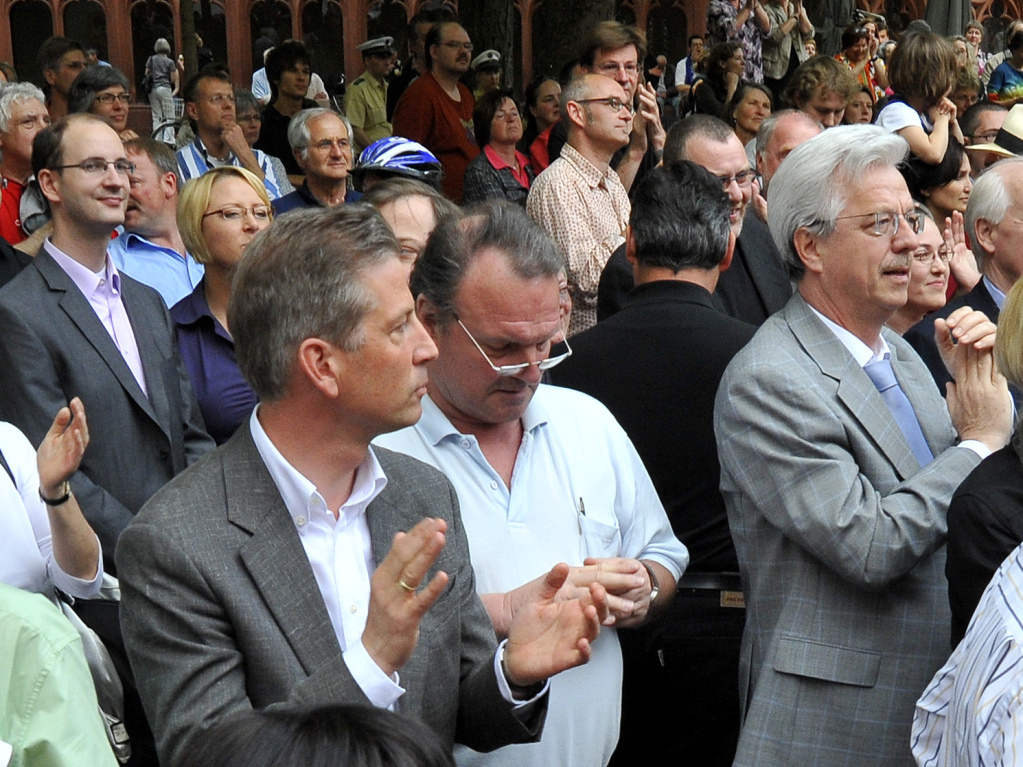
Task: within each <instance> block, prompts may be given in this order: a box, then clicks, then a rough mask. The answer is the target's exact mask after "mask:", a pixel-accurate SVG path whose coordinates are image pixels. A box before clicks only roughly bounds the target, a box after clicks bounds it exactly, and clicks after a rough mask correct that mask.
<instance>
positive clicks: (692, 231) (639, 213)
mask: <svg viewBox="0 0 1023 767" xmlns="http://www.w3.org/2000/svg"><path fill="white" fill-rule="evenodd" d="M731 207H732V204H731V202H730V201H729V199H728V194H727V193H726V192H725V191H724V190H723V189H722V188H721V182H720V181H718V179H716V178H715V177H714V176H713V175H711V173H710V171H708V170H706V169H705V168H702V167H700V166H699V165H697V164H696V163H693V162H689V161H688V160H682V161H681V162H676V163H672V164H671V165H667V166H664V167H660V168H655V169H654V170H652V171H651V172H650V173H648V174H647V175H646V177H645V178H644V179H643V182H642V183H641V184H640V185H639V187H638V188H637V189H636V190H634V191H633V193H632V214H631V216H630V217H629V226H630V227H631V231H632V238H633V241H634V242H635V244H636V260H637V261H639V263H640V264H642V265H644V266H662V267H666V268H668V269H671V270H672V271H673V272H675V273H676V274H677V273H678V272H679V271H680V270H682V269H713V268H714V267H716V266H718V265H720V263H721V260H722V259H723V258H724V257H725V252H726V251H727V250H728V235H729V233H730V231H731V230H730V226H729V222H728V214H729V211H730V210H731Z"/></svg>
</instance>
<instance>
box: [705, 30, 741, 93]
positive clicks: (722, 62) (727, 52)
mask: <svg viewBox="0 0 1023 767" xmlns="http://www.w3.org/2000/svg"><path fill="white" fill-rule="evenodd" d="M739 50H742V46H741V45H740V44H739V43H737V42H735V41H734V40H733V41H729V42H727V43H718V44H717V45H715V46H714V47H713V48H711V49H710V54H709V55H708V56H707V64H706V73H707V84H708V85H710V87H711V88H713V89H714V90H715V91H718V92H722V91H724V90H725V70H726V68H727V67H728V62H729V61H731V60H732V57H733V56H735V52H736V51H739Z"/></svg>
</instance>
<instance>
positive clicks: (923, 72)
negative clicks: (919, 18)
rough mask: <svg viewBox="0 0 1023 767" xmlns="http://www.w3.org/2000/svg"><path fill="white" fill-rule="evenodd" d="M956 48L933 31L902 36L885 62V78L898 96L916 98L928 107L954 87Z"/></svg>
mask: <svg viewBox="0 0 1023 767" xmlns="http://www.w3.org/2000/svg"><path fill="white" fill-rule="evenodd" d="M957 66H958V65H957V64H956V49H955V46H954V45H953V44H952V42H951V41H950V40H949V39H948V38H946V37H942V36H941V35H938V34H935V33H934V32H913V33H912V34H908V35H904V36H903V38H902V39H901V40H900V41H899V44H898V45H897V46H896V47H895V51H894V52H893V53H892V55H891V59H890V60H889V62H888V80H889V81H890V83H891V86H892V90H893V91H894V92H895V95H896V96H899V97H900V98H904V99H905V98H912V97H915V98H920V99H923V101H924V106H926V107H931V106H934V105H935V104H937V103H938V102H939V101H941V99H942V97H943V96H944V95H945V94H946V93H948V92H949V90H951V89H952V87H953V86H955V73H956V68H957Z"/></svg>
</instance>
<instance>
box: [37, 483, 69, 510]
mask: <svg viewBox="0 0 1023 767" xmlns="http://www.w3.org/2000/svg"><path fill="white" fill-rule="evenodd" d="M58 492H59V493H60V494H59V495H58V496H57V497H56V498H47V497H46V496H45V495H43V489H42V488H41V487H40V488H39V499H40V500H41V501H42V502H43V503H45V504H46V505H47V506H60V505H62V504H65V503H67V500H68V498H70V497H71V483H70V482H68V481H67V480H66V479H65V480H64V481H63V482H62V483H61V485H60V490H59V491H58Z"/></svg>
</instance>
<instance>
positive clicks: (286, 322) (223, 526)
mask: <svg viewBox="0 0 1023 767" xmlns="http://www.w3.org/2000/svg"><path fill="white" fill-rule="evenodd" d="M228 316H229V322H230V327H231V332H232V333H233V335H234V340H235V348H236V351H237V356H238V364H239V366H240V368H241V370H242V372H243V373H244V374H245V376H246V378H247V379H248V381H249V383H250V384H251V385H252V387H253V389H254V390H255V391H256V393H257V394H258V395H259V399H260V402H261V404H260V405H259V407H258V408H257V409H256V410H255V411H254V412H253V414H252V417H251V418H250V419H249V421H248V424H247V425H244V426H243V427H241V428H240V429H239V430H238V432H237V433H236V434H235V436H234V437H233V438H232V439H231V441H230V442H228V443H227V444H226V445H224V446H223V447H222V448H220V449H219V450H217V451H216V452H214V453H213V454H212V455H210V456H209V457H208V458H207V459H206V460H204V461H202V462H201V463H199V464H198V465H197V466H195V467H194V468H193V469H192V470H190V471H188V472H186V473H185V474H184V475H182V476H181V477H180V478H179V479H178V480H177V481H175V482H173V483H171V484H170V485H168V486H167V487H166V488H165V489H164V490H162V491H161V492H160V493H158V494H157V495H156V496H155V497H154V498H153V500H152V501H150V502H149V503H148V504H147V505H146V508H144V509H143V510H142V512H141V513H140V514H139V516H138V517H136V519H135V520H134V521H133V522H132V524H131V525H129V526H128V529H127V530H126V531H125V533H124V535H123V536H122V538H121V543H120V545H119V546H118V549H117V559H118V563H119V564H120V566H121V588H122V598H123V626H124V632H125V637H126V640H127V645H128V649H129V655H130V657H131V660H132V666H133V668H134V669H135V670H136V673H137V676H138V679H139V686H140V690H141V693H142V699H143V702H144V703H145V705H146V711H147V713H148V715H149V717H150V720H151V721H152V723H153V729H154V732H155V733H156V736H157V743H158V747H159V751H160V755H161V760H162V762H163V764H164V765H166V766H167V767H174V765H176V764H178V763H180V762H181V760H182V759H183V757H184V756H185V755H187V754H188V753H189V750H190V748H189V747H190V744H191V743H192V742H193V740H192V739H193V738H196V737H202V736H203V733H202V728H203V727H206V726H209V725H211V724H213V723H215V722H216V721H218V720H220V719H221V718H223V717H225V716H228V715H230V714H231V713H233V712H236V711H240V710H244V709H246V708H250V707H252V708H264V707H268V706H273V705H295V706H304V705H322V704H326V703H338V702H349V703H371V704H373V705H376V706H379V707H395V706H400V707H401V709H402V710H403V711H404V712H406V713H409V714H412V715H415V716H419V717H421V718H422V719H423V720H424V721H426V722H427V723H428V724H429V725H431V726H432V727H433V728H434V729H435V730H436V731H437V733H438V735H439V736H440V737H441V738H442V739H443V740H444V742H445V743H446V744H447V745H449V746H450V745H451V744H452V743H454V742H455V741H459V742H463V743H466V744H468V745H470V746H472V747H473V748H476V749H479V750H491V749H494V748H496V747H498V746H501V745H504V744H507V743H511V742H521V741H526V740H530V739H537V738H539V735H540V730H541V727H542V724H543V719H544V715H545V713H546V695H545V689H546V687H545V680H546V678H547V677H548V676H550V675H552V674H555V673H558V672H560V671H562V670H564V669H567V668H570V667H572V666H576V665H579V664H582V663H585V662H586V661H587V660H588V659H589V654H590V641H591V640H592V639H594V638H595V637H596V635H597V631H598V625H599V622H600V621H601V620H603V619H605V618H606V617H607V603H606V593H605V592H604V590H603V588H602V587H600V586H599V585H597V584H593V585H591V586H590V588H589V589H588V590H587V591H586V592H585V595H584V596H585V603H584V602H583V601H580V600H576V599H573V600H569V601H558V602H555V601H554V595H555V593H556V592H557V591H558V589H559V588H560V587H561V586H562V585H563V584H564V582H565V579H566V577H567V575H568V567H567V566H566V565H564V564H560V565H556V566H555V567H554V568H553V569H552V570H551V572H550V574H549V575H548V577H547V579H546V580H545V581H544V584H543V586H542V588H541V589H540V592H542V593H540V594H539V595H538V597H537V599H535V600H533V601H531V602H530V604H529V605H528V606H526V608H525V609H524V610H523V611H522V612H521V613H520V614H519V615H517V616H516V619H515V620H514V621H513V623H512V626H511V629H510V631H509V638H508V641H507V642H506V643H505V644H503V645H501V647H499V648H498V647H497V646H496V645H497V643H496V640H495V636H494V628H493V625H492V624H491V622H490V621H489V619H488V618H487V615H486V612H485V610H484V609H483V605H482V603H481V602H480V601H479V598H478V597H477V596H476V593H475V582H474V578H473V572H472V567H471V565H470V563H469V552H468V547H467V544H466V539H465V532H464V529H463V527H462V523H461V517H460V515H459V512H458V505H457V500H456V495H455V492H454V490H453V489H452V487H451V485H450V483H448V482H447V480H446V479H445V478H444V477H443V476H442V475H440V474H439V473H438V472H436V471H435V470H433V469H431V468H429V467H427V466H425V465H424V464H422V463H419V462H418V461H415V460H413V459H410V458H406V457H403V456H400V455H396V454H394V453H391V452H389V451H386V450H383V449H374V450H370V449H369V443H370V440H372V439H373V438H374V437H376V436H377V435H379V434H381V433H383V432H387V431H392V430H394V429H398V428H401V427H403V426H408V425H410V424H412V423H414V422H415V421H416V420H417V419H418V418H419V416H420V413H421V412H422V409H421V407H420V404H419V401H420V398H421V397H422V396H423V394H424V393H425V391H426V368H425V364H426V363H427V362H429V361H430V360H432V359H433V358H434V357H435V356H436V355H437V348H436V346H434V344H433V342H432V341H431V340H430V337H429V336H428V335H427V334H426V331H425V330H424V329H423V326H422V325H421V324H420V323H419V321H418V320H417V319H416V316H415V312H414V305H413V301H412V296H411V294H410V293H409V289H408V269H407V267H405V266H403V265H402V262H401V260H400V258H399V246H398V243H397V240H395V239H394V236H393V235H392V234H391V232H390V230H389V229H388V228H387V225H386V224H385V223H384V221H383V219H381V218H380V217H379V215H378V214H377V213H376V212H375V211H372V210H370V209H368V208H365V207H363V206H339V207H336V208H326V209H306V210H301V211H295V212H293V213H291V214H289V215H288V216H283V217H281V219H279V220H278V221H277V222H275V223H274V226H273V227H271V228H270V229H269V230H268V231H267V232H265V233H264V234H263V235H261V236H260V237H259V238H258V239H257V240H256V241H255V242H253V244H252V245H251V246H250V247H249V249H248V250H247V252H246V254H245V258H244V259H243V261H242V263H241V265H240V267H239V270H238V273H237V276H236V277H235V282H234V288H233V294H232V297H231V306H230V310H229V315H228ZM406 531H407V532H406ZM495 650H496V652H495Z"/></svg>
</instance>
